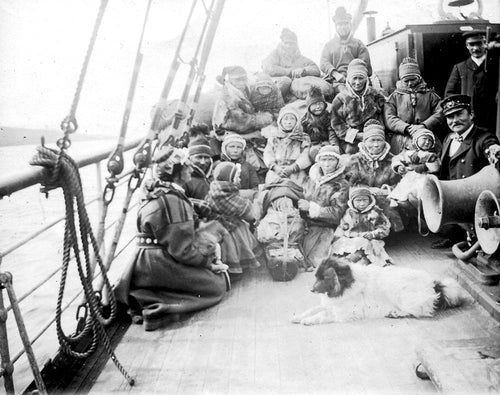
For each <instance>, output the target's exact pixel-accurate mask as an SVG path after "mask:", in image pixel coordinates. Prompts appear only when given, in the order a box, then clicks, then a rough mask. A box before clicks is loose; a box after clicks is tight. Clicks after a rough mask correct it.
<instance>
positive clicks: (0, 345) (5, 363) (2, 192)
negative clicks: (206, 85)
mask: <svg viewBox="0 0 500 395" xmlns="http://www.w3.org/2000/svg"><path fill="white" fill-rule="evenodd" d="M141 140H142V138H137V139H134V140H132V141H130V142H128V143H126V144H125V145H124V148H123V151H124V152H126V151H130V150H132V149H133V148H135V147H137V146H138V145H139V144H140V142H141ZM114 149H115V147H109V148H99V149H97V150H96V151H94V152H93V153H92V154H87V155H80V156H75V157H73V159H74V160H75V162H76V163H77V165H78V167H79V168H83V167H87V166H89V165H95V166H96V170H97V171H96V177H97V183H96V185H97V188H98V190H102V187H101V184H102V183H101V180H102V178H103V174H101V173H102V172H101V168H102V166H101V162H102V161H103V160H106V159H107V158H108V157H109V156H110V154H111V153H112V152H113V151H114ZM133 171H134V169H133V168H132V169H129V170H126V171H125V172H124V173H123V174H121V175H120V176H118V177H116V179H117V182H116V184H115V186H116V187H117V188H118V187H120V186H122V185H127V181H128V177H127V176H129V175H131V173H132V172H133ZM45 177H46V174H45V170H44V169H43V168H36V167H33V168H30V169H28V170H25V171H22V172H18V173H16V174H13V175H8V176H6V177H3V178H2V179H0V199H1V198H3V197H5V196H9V195H11V194H13V193H15V192H18V191H21V190H23V189H26V188H28V187H31V186H33V185H36V184H37V183H41V182H43V181H44V180H45ZM94 203H98V204H99V205H100V209H99V210H98V211H99V212H102V210H103V204H104V202H103V197H102V195H101V196H99V197H95V198H93V199H91V200H88V201H86V203H85V205H86V207H88V206H89V205H91V204H94ZM132 207H133V206H132ZM64 219H65V216H61V217H59V218H57V219H55V220H53V221H51V222H50V223H48V224H45V225H44V226H41V227H40V228H38V229H36V230H34V231H32V232H31V233H30V234H28V235H26V236H24V237H23V238H21V239H20V240H17V241H16V242H14V243H12V244H11V245H9V246H7V247H6V248H4V249H3V250H1V251H0V274H3V273H1V272H2V261H3V260H4V259H5V257H7V256H9V255H10V254H12V253H13V252H14V251H16V250H18V249H19V248H21V247H23V246H25V245H26V244H28V243H29V242H31V241H33V240H34V239H36V238H38V237H40V236H42V235H44V234H46V233H47V232H48V231H49V230H51V229H53V228H54V227H55V226H56V225H58V224H59V223H61V222H62V221H63V220H64ZM117 221H118V220H116V219H115V220H113V221H109V222H108V223H107V225H106V230H108V229H110V228H111V227H113V226H114V225H115V224H116V223H117ZM133 239H134V237H129V238H128V239H127V240H126V241H125V243H124V245H123V247H122V248H121V249H120V250H118V251H117V252H116V253H114V254H113V255H114V256H113V258H114V259H116V257H118V256H119V255H120V254H121V253H122V252H123V251H124V250H125V249H126V248H127V247H128V246H129V245H130V243H131V242H132V241H133ZM73 258H74V257H73ZM60 271H61V267H59V268H56V269H54V270H52V271H51V272H50V273H48V274H46V275H45V276H44V278H42V279H41V280H40V281H38V282H37V283H36V284H34V285H33V286H32V287H30V289H29V290H27V291H26V292H24V293H23V294H22V295H21V296H19V297H16V298H15V299H16V300H15V301H14V303H12V302H13V301H11V303H9V304H7V305H6V306H4V303H3V297H2V298H1V299H2V300H1V303H0V332H1V333H5V335H4V336H1V337H2V338H0V356H1V359H2V361H1V363H2V364H1V367H0V377H3V379H4V386H5V389H6V392H7V393H13V388H14V386H13V379H12V371H13V368H14V364H15V363H16V362H17V361H18V359H19V358H20V357H21V356H22V355H23V354H25V353H26V354H27V356H28V359H29V360H30V364H31V365H32V363H31V361H32V360H33V361H35V364H36V360H34V355H33V353H32V350H31V348H30V347H31V345H33V344H34V343H35V342H36V341H37V340H38V339H39V338H40V337H41V336H42V335H43V334H44V333H45V332H46V331H47V330H48V329H49V328H50V327H51V326H52V325H53V324H54V322H55V321H56V318H55V315H54V317H52V318H51V319H49V320H48V321H46V322H45V323H43V324H42V325H40V327H39V328H38V331H37V333H35V334H31V335H30V336H29V338H28V335H27V333H26V330H25V329H24V328H23V329H24V330H23V331H21V328H20V326H19V323H18V325H17V326H18V329H19V333H20V334H21V337H22V340H23V344H24V347H22V349H21V350H15V355H14V357H13V358H12V359H10V351H9V344H8V341H7V339H8V336H7V328H6V321H7V313H8V312H9V311H11V310H12V309H13V306H14V307H16V305H17V304H18V303H21V302H23V301H24V300H25V299H26V298H28V297H29V296H31V295H33V294H35V293H36V292H37V291H38V290H39V289H40V288H41V287H43V286H44V285H45V284H47V283H48V282H49V281H50V280H51V279H52V278H53V277H54V276H55V275H56V274H57V273H59V272H60ZM99 276H101V273H100V272H99V273H98V274H94V279H96V278H97V277H99ZM3 277H6V278H7V277H8V278H11V276H10V274H8V276H3ZM3 277H2V278H3ZM9 286H10V287H12V284H10V285H9ZM3 288H4V287H3V284H0V293H1V292H2V289H3ZM5 288H7V291H9V289H8V287H5ZM82 293H83V290H80V291H79V292H77V293H76V294H75V295H72V296H71V297H70V300H69V301H68V302H67V303H66V304H65V305H64V306H63V308H62V311H63V312H64V311H66V310H67V309H68V308H69V307H70V306H72V305H73V304H74V303H75V301H80V300H81V298H82ZM0 296H1V295H0ZM9 297H10V293H9ZM54 307H55V303H54ZM14 313H15V315H16V313H17V312H16V311H14ZM17 319H18V317H17V316H16V320H17ZM23 321H24V320H23ZM22 326H24V324H22ZM21 332H24V333H21ZM26 341H27V342H28V344H29V347H26ZM30 354H31V356H30ZM31 367H32V370H33V366H31ZM37 372H38V367H36V371H35V370H33V374H34V376H35V381H36V380H37V377H36V376H37V375H39V373H37ZM38 379H40V377H39V378H38ZM42 385H43V384H42Z"/></svg>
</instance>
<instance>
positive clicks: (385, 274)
mask: <svg viewBox="0 0 500 395" xmlns="http://www.w3.org/2000/svg"><path fill="white" fill-rule="evenodd" d="M311 291H312V292H315V293H319V294H321V295H320V296H321V305H320V306H317V307H313V308H312V309H309V310H307V311H305V312H304V313H303V314H301V315H299V316H294V317H293V320H292V322H294V323H298V324H303V325H316V324H325V323H329V322H346V321H352V320H358V319H364V318H383V317H388V318H403V317H415V318H418V317H432V316H433V314H434V312H435V311H436V310H439V309H446V308H451V307H457V306H460V305H462V304H464V303H465V302H470V301H471V298H470V296H469V295H468V294H467V293H466V292H465V291H464V290H463V289H462V288H461V287H460V286H459V285H458V283H457V282H456V281H454V280H452V279H451V278H446V279H443V280H439V281H438V280H436V279H434V278H432V277H431V276H430V275H429V274H428V273H427V272H425V271H422V270H415V269H409V268H401V267H396V266H389V267H379V266H375V265H369V266H363V265H357V264H351V265H348V264H346V262H345V261H344V260H342V258H338V257H331V258H328V259H326V260H324V261H323V262H322V263H321V265H320V266H319V267H318V270H317V271H316V282H315V283H314V285H313V287H312V289H311Z"/></svg>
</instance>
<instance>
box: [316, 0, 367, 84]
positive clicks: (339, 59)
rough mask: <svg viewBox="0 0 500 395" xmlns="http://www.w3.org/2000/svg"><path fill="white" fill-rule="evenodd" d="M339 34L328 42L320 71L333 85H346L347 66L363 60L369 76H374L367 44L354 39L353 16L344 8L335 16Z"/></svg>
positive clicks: (334, 20)
mask: <svg viewBox="0 0 500 395" xmlns="http://www.w3.org/2000/svg"><path fill="white" fill-rule="evenodd" d="M332 19H333V22H334V23H335V30H336V32H337V34H336V35H335V37H334V38H333V39H332V40H330V41H328V42H327V43H326V44H325V46H324V47H323V52H322V53H321V61H320V69H321V71H322V72H323V73H325V74H326V75H327V77H329V79H330V80H331V81H332V82H333V83H344V82H345V79H346V76H347V66H348V65H349V63H350V62H351V61H352V60H353V59H361V60H363V61H364V62H365V63H366V66H367V68H368V76H370V75H371V74H372V67H371V63H370V54H369V53H368V49H367V48H366V46H365V44H363V42H361V40H358V39H356V38H354V37H352V34H351V33H352V32H351V31H352V22H351V19H352V17H351V15H350V14H348V13H347V12H346V10H345V8H344V7H338V8H337V9H336V10H335V15H334V16H333V18H332Z"/></svg>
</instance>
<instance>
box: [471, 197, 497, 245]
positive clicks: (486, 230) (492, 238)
mask: <svg viewBox="0 0 500 395" xmlns="http://www.w3.org/2000/svg"><path fill="white" fill-rule="evenodd" d="M498 196H500V195H498V194H497V195H495V194H494V193H493V192H491V191H483V192H481V194H480V195H479V197H478V198H477V202H476V210H475V215H474V227H475V230H476V236H477V240H478V241H479V245H480V246H481V249H482V250H483V251H484V252H485V253H486V254H493V253H495V252H496V251H498V247H499V246H500V203H499V201H498Z"/></svg>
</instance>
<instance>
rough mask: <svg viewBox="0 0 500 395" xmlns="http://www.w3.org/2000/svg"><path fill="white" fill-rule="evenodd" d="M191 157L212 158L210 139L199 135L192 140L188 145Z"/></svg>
mask: <svg viewBox="0 0 500 395" xmlns="http://www.w3.org/2000/svg"><path fill="white" fill-rule="evenodd" d="M188 150H189V156H193V155H199V154H205V155H208V156H210V157H211V156H212V155H213V152H212V148H211V147H210V143H209V142H208V139H207V138H206V137H205V136H203V135H198V136H197V137H195V138H194V139H191V140H190V141H189V144H188Z"/></svg>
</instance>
